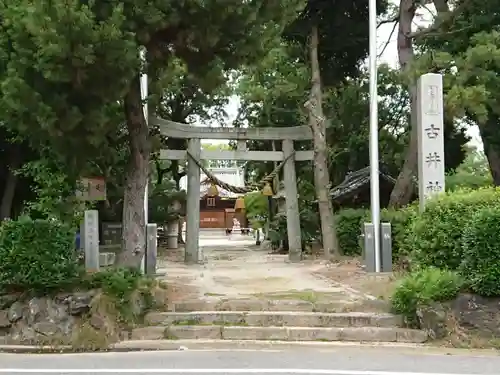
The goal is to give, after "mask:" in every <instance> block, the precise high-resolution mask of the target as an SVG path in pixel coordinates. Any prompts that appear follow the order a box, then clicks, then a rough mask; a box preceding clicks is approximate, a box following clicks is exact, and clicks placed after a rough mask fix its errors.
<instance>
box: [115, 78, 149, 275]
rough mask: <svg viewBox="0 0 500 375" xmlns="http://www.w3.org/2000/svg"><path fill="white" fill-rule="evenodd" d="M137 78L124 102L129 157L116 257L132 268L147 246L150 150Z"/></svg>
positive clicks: (139, 262) (138, 261)
mask: <svg viewBox="0 0 500 375" xmlns="http://www.w3.org/2000/svg"><path fill="white" fill-rule="evenodd" d="M139 82H140V81H139V76H137V77H135V79H134V80H133V81H132V83H131V86H130V89H129V92H128V93H127V95H126V96H125V104H124V110H125V118H126V121H127V129H128V136H129V147H130V157H129V160H128V164H127V168H126V176H125V193H124V201H123V237H122V252H121V253H119V254H118V259H117V263H118V265H120V266H126V267H135V268H139V267H140V265H141V261H142V258H143V255H144V253H145V248H146V225H145V217H144V216H145V212H144V197H145V189H146V185H147V182H148V175H149V154H150V143H149V129H148V126H147V123H146V119H145V118H144V112H143V107H142V100H141V90H140V83H139Z"/></svg>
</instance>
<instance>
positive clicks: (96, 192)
mask: <svg viewBox="0 0 500 375" xmlns="http://www.w3.org/2000/svg"><path fill="white" fill-rule="evenodd" d="M76 196H77V197H78V198H79V199H81V200H83V201H105V200H106V181H105V180H104V178H103V177H83V178H82V179H81V180H80V181H79V186H78V190H77V192H76Z"/></svg>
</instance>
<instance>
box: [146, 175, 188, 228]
mask: <svg viewBox="0 0 500 375" xmlns="http://www.w3.org/2000/svg"><path fill="white" fill-rule="evenodd" d="M150 191H151V192H150V193H149V212H148V214H149V222H151V223H158V224H160V225H161V224H167V223H169V222H171V221H174V220H177V219H178V218H179V217H180V214H181V213H180V212H179V211H174V210H173V204H174V202H176V201H177V202H179V203H180V206H182V204H183V203H185V201H186V193H185V191H177V190H176V189H175V184H174V183H173V182H170V181H169V182H163V183H162V184H159V185H154V186H153V189H151V190H150ZM179 208H181V207H179Z"/></svg>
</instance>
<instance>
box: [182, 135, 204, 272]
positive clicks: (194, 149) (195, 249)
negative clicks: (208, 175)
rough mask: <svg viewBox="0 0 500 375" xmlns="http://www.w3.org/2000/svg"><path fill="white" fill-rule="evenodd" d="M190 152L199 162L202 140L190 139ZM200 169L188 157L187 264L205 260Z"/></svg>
mask: <svg viewBox="0 0 500 375" xmlns="http://www.w3.org/2000/svg"><path fill="white" fill-rule="evenodd" d="M188 151H189V153H190V154H191V155H193V156H194V157H195V158H197V159H198V160H199V158H200V155H201V142H200V139H198V138H196V139H194V138H193V139H190V140H189V143H188ZM200 183H201V176H200V168H199V167H198V165H197V164H196V163H195V162H194V161H193V160H192V159H191V158H190V157H188V167H187V202H186V248H185V249H186V250H185V254H184V262H185V263H198V262H201V261H202V260H203V253H202V251H201V249H200V246H199V245H200V239H199V237H200Z"/></svg>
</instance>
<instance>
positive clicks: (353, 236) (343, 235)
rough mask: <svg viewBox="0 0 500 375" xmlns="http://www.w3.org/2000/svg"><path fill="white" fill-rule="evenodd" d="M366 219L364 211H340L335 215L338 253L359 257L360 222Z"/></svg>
mask: <svg viewBox="0 0 500 375" xmlns="http://www.w3.org/2000/svg"><path fill="white" fill-rule="evenodd" d="M365 217H366V210H364V209H346V210H340V211H339V212H338V213H337V214H336V215H335V225H336V226H337V237H338V241H339V246H340V251H341V252H342V254H344V255H360V254H361V246H360V238H359V236H360V235H361V233H362V227H361V226H362V221H363V219H364V218H365Z"/></svg>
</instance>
